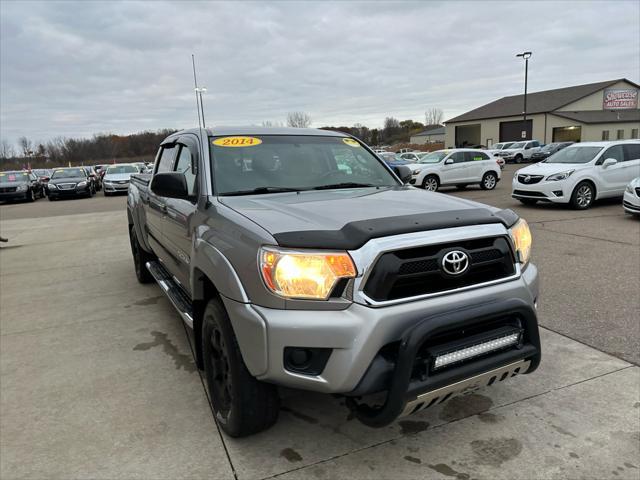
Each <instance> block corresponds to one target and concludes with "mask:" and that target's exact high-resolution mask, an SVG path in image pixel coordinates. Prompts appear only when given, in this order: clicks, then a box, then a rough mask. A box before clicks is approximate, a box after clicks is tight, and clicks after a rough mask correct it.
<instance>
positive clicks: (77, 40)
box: [0, 0, 640, 142]
mask: <svg viewBox="0 0 640 480" xmlns="http://www.w3.org/2000/svg"><path fill="white" fill-rule="evenodd" d="M0 13H1V21H2V24H1V28H0V122H1V123H0V136H1V137H2V138H4V139H8V140H9V141H11V142H14V141H15V140H16V139H17V137H19V136H21V135H26V136H28V137H29V138H32V139H36V140H47V139H49V138H52V137H55V136H59V135H62V136H90V135H92V134H93V133H97V132H113V133H130V132H135V131H140V130H146V129H152V130H155V129H160V128H165V127H169V128H183V127H190V126H193V125H195V124H196V114H195V107H194V97H193V77H192V70H191V53H192V52H193V53H195V54H196V61H197V64H198V70H199V80H200V83H201V84H202V85H205V86H206V87H208V93H207V94H206V97H205V108H206V110H205V113H206V116H207V123H208V124H209V125H211V124H213V125H216V124H217V125H239V124H260V123H261V122H262V121H266V120H270V121H282V120H284V119H285V117H286V113H287V112H289V111H295V110H301V111H305V112H308V113H309V114H310V115H311V117H312V119H313V126H322V125H335V126H338V125H353V124H354V123H358V122H359V123H363V124H366V125H368V126H370V127H379V126H381V125H382V123H383V120H384V118H385V117H386V116H395V117H397V118H399V119H405V118H412V119H414V120H419V121H423V119H424V113H423V112H424V111H425V109H427V108H429V107H439V108H441V109H442V110H444V113H445V118H449V117H452V116H454V115H457V114H460V113H463V112H465V111H467V110H469V109H471V108H475V107H477V106H479V105H481V104H483V103H486V102H488V101H491V100H494V99H496V98H499V97H501V96H505V95H513V94H518V93H520V92H521V91H522V88H523V85H522V83H523V70H524V68H523V64H522V60H520V59H516V57H515V54H516V53H517V52H520V51H523V50H532V51H533V57H532V58H531V61H530V65H529V85H530V91H536V90H544V89H549V88H555V87H561V86H569V85H576V84H580V83H589V82H596V81H602V80H608V79H613V78H620V77H627V78H629V79H630V80H632V81H635V82H638V81H639V80H640V78H639V77H640V21H639V18H640V2H638V1H637V0H631V1H609V2H606V3H594V2H579V1H570V2H566V3H560V2H525V1H513V2H506V1H500V2H494V3H492V2H483V1H477V2H463V1H451V2H446V3H440V2H435V1H434V2H430V1H423V2H389V3H383V2H355V1H352V2H247V3H240V2H206V1H197V2H192V3H189V2H179V3H178V2H171V3H163V2H159V1H145V2H133V1H126V2H115V1H109V2H101V1H91V2H55V1H46V2H41V3H40V2H30V1H9V0H0Z"/></svg>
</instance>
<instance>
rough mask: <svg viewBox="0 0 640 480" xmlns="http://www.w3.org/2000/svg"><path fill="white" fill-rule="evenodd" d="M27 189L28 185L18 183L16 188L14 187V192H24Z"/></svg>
mask: <svg viewBox="0 0 640 480" xmlns="http://www.w3.org/2000/svg"><path fill="white" fill-rule="evenodd" d="M27 190H29V187H28V186H26V185H18V188H16V192H26V191H27Z"/></svg>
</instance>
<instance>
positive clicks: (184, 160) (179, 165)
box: [175, 145, 196, 196]
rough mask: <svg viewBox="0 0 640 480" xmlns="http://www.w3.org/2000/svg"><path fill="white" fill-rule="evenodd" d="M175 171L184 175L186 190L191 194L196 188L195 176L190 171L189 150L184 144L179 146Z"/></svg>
mask: <svg viewBox="0 0 640 480" xmlns="http://www.w3.org/2000/svg"><path fill="white" fill-rule="evenodd" d="M175 171H176V172H180V173H182V174H183V175H184V176H185V178H186V179H187V191H188V192H189V196H193V195H194V194H195V189H196V176H195V174H194V173H193V172H192V171H191V152H190V151H189V148H188V147H186V146H184V145H183V146H182V147H181V148H180V155H178V161H177V162H176V169H175Z"/></svg>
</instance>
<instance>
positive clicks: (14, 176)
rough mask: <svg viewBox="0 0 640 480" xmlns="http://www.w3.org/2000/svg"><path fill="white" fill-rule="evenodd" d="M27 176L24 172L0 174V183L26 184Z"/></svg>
mask: <svg viewBox="0 0 640 480" xmlns="http://www.w3.org/2000/svg"><path fill="white" fill-rule="evenodd" d="M28 180H29V174H28V173H25V172H0V183H11V182H26V181H28Z"/></svg>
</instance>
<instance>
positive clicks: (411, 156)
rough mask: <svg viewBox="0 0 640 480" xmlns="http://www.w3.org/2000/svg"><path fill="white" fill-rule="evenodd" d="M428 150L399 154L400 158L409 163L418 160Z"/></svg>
mask: <svg viewBox="0 0 640 480" xmlns="http://www.w3.org/2000/svg"><path fill="white" fill-rule="evenodd" d="M428 153H429V152H406V153H401V154H400V155H399V156H400V158H401V159H402V160H406V161H407V162H409V163H416V162H419V161H420V159H421V158H422V157H424V156H425V155H427V154H428Z"/></svg>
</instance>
